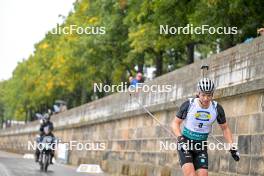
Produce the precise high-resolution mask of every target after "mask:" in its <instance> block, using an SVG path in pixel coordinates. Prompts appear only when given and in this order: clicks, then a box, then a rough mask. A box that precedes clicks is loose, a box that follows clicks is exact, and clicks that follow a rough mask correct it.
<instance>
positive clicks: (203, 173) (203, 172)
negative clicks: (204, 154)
mask: <svg viewBox="0 0 264 176" xmlns="http://www.w3.org/2000/svg"><path fill="white" fill-rule="evenodd" d="M196 173H197V176H208V171H207V169H202V168H201V169H198V170H197V171H196Z"/></svg>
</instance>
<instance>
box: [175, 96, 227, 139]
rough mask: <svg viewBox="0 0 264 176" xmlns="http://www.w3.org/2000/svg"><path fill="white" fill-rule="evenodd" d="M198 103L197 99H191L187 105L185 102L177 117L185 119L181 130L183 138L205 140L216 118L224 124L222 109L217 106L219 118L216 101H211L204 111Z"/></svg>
mask: <svg viewBox="0 0 264 176" xmlns="http://www.w3.org/2000/svg"><path fill="white" fill-rule="evenodd" d="M198 101H199V99H198V98H195V99H193V98H192V99H189V103H188V102H185V104H183V105H182V107H181V109H180V112H179V113H178V114H177V117H179V118H181V119H185V120H184V127H183V130H182V134H183V135H184V136H186V137H187V138H190V139H193V140H206V139H207V137H208V134H209V133H210V132H211V130H212V125H213V123H214V122H215V120H216V119H217V117H218V122H219V123H224V122H225V115H224V111H223V109H222V107H221V106H220V105H219V106H220V109H221V111H222V112H223V113H222V115H221V116H218V111H217V102H216V101H211V103H210V106H209V107H208V108H206V109H205V108H202V107H200V105H199V102H198ZM184 112H185V114H184ZM220 118H221V119H220Z"/></svg>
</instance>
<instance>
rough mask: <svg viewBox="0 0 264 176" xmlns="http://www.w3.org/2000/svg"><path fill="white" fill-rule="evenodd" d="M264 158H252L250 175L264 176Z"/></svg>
mask: <svg viewBox="0 0 264 176" xmlns="http://www.w3.org/2000/svg"><path fill="white" fill-rule="evenodd" d="M263 166H264V157H263V156H251V163H250V173H249V175H252V176H255V175H256V176H262V175H264V169H263Z"/></svg>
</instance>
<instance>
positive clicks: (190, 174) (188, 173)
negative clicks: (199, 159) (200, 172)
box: [182, 163, 196, 176]
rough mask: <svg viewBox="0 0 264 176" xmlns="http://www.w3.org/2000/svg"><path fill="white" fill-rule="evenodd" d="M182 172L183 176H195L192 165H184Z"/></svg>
mask: <svg viewBox="0 0 264 176" xmlns="http://www.w3.org/2000/svg"><path fill="white" fill-rule="evenodd" d="M182 171H183V175H184V176H196V173H195V169H194V166H193V163H185V164H184V165H183V166H182Z"/></svg>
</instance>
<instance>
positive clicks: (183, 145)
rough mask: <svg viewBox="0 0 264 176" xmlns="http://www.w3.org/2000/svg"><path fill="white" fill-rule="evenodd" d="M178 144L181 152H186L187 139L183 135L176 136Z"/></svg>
mask: <svg viewBox="0 0 264 176" xmlns="http://www.w3.org/2000/svg"><path fill="white" fill-rule="evenodd" d="M177 142H178V146H179V147H180V150H181V151H182V152H187V151H186V150H187V139H186V138H185V137H184V136H178V137H177Z"/></svg>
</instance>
